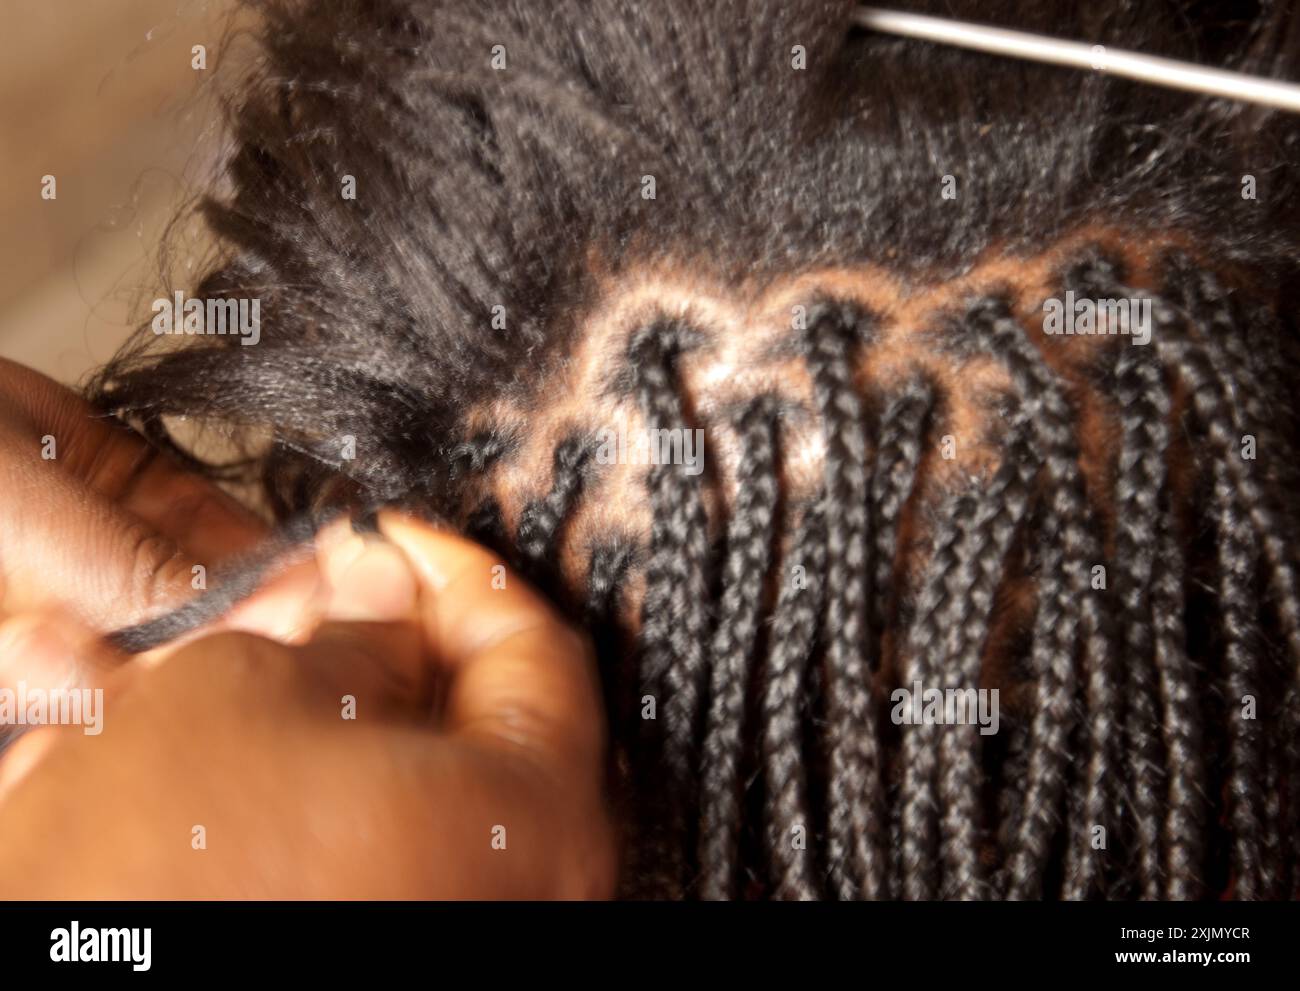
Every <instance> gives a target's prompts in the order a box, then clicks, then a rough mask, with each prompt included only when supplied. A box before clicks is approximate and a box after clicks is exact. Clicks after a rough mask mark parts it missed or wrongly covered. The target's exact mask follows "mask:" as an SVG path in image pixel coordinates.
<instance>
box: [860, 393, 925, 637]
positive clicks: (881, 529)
mask: <svg viewBox="0 0 1300 991" xmlns="http://www.w3.org/2000/svg"><path fill="white" fill-rule="evenodd" d="M934 404H935V395H934V387H933V386H932V385H931V384H930V382H929V381H928V380H926V379H924V378H920V377H917V378H913V379H910V380H909V381H908V382H907V383H906V384H905V385H904V386H903V388H902V389H901V390H900V391H899V392H898V393H897V394H895V395H894V396H893V397H891V399H890V401H889V404H888V405H887V406H886V407H885V412H884V414H883V415H882V416H881V418H880V436H879V439H878V441H877V444H876V464H875V470H874V471H873V473H872V477H871V507H872V519H871V526H872V534H873V537H874V556H875V574H874V578H873V581H872V590H871V629H872V632H873V640H874V641H876V642H879V640H880V634H881V631H882V630H883V629H884V628H885V624H886V622H887V620H888V617H889V616H890V615H891V614H892V608H891V600H892V599H893V597H894V594H895V592H896V589H895V588H894V585H893V580H892V579H893V576H894V559H895V556H896V551H897V544H898V524H899V520H900V519H901V517H902V514H903V507H904V506H905V505H906V503H907V500H908V497H909V496H910V495H911V493H912V489H913V487H914V486H915V484H916V474H917V469H918V468H919V467H920V464H921V452H922V449H923V447H924V441H925V431H926V425H927V423H928V422H929V420H930V417H931V415H932V413H933V410H934Z"/></svg>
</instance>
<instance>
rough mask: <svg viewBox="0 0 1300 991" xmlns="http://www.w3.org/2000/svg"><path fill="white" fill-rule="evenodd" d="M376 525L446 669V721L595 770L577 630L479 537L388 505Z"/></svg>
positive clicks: (594, 698) (429, 644) (592, 717)
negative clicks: (405, 563) (415, 591)
mask: <svg viewBox="0 0 1300 991" xmlns="http://www.w3.org/2000/svg"><path fill="white" fill-rule="evenodd" d="M379 528H380V531H381V532H382V533H383V534H384V535H385V536H387V537H388V538H389V539H390V540H392V541H393V542H394V543H395V544H396V545H397V546H398V547H400V548H401V549H402V550H403V551H404V552H405V553H406V555H407V557H408V558H409V559H410V561H411V563H412V565H413V567H414V569H415V573H416V574H417V576H418V577H419V579H420V583H421V592H422V594H421V596H420V615H421V620H422V626H423V631H424V636H425V643H426V648H427V649H428V650H429V651H431V652H432V654H433V656H434V657H435V658H436V660H437V662H438V663H439V664H441V665H443V666H444V667H445V668H446V669H447V670H449V671H450V672H451V674H452V681H451V684H450V686H449V687H448V694H447V699H446V705H445V710H444V715H445V719H446V725H447V729H448V731H449V732H452V733H456V734H461V735H463V736H467V737H472V738H474V739H476V740H478V741H481V742H486V743H489V744H491V745H493V746H498V747H505V748H507V749H510V750H513V751H516V752H523V753H526V754H527V755H528V756H529V757H530V759H533V760H538V759H541V760H545V761H548V762H550V764H551V766H552V767H559V768H567V769H571V770H577V771H579V772H593V773H598V769H599V767H600V766H601V763H602V761H603V751H604V733H605V731H604V717H603V715H602V713H601V709H600V703H599V691H598V689H597V684H596V677H595V670H594V663H593V657H592V653H591V648H590V645H589V644H588V642H587V640H586V638H585V637H583V636H580V635H579V634H578V633H577V632H576V631H575V630H574V629H573V628H572V627H570V626H569V625H568V624H566V623H565V622H563V620H562V619H561V618H560V617H559V615H558V614H557V613H556V612H555V611H554V610H553V609H552V608H551V607H550V605H549V604H547V603H546V601H545V600H543V599H542V598H541V597H540V596H539V595H538V594H537V593H535V592H533V591H532V590H531V589H530V588H529V587H528V586H527V584H526V583H525V582H524V581H523V580H522V579H520V578H518V577H517V576H515V575H513V574H511V573H510V572H509V571H508V569H506V568H505V566H504V565H503V564H502V562H501V561H500V559H499V558H497V557H496V556H495V555H493V554H492V553H491V552H489V551H487V550H486V549H484V548H482V547H480V546H479V545H477V544H475V543H472V542H471V541H469V540H465V539H463V538H461V537H457V536H453V535H451V534H448V533H445V532H440V531H438V530H435V529H433V528H432V527H430V526H428V525H427V524H424V523H421V522H418V521H416V520H413V519H411V518H410V517H407V516H402V515H399V514H397V513H392V512H386V513H383V514H381V515H380V519H379Z"/></svg>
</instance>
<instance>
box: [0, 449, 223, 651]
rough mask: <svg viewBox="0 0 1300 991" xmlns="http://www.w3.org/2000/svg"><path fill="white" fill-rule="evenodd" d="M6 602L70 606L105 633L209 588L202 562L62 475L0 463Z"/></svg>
mask: <svg viewBox="0 0 1300 991" xmlns="http://www.w3.org/2000/svg"><path fill="white" fill-rule="evenodd" d="M0 491H3V493H4V496H3V498H0V571H2V573H3V583H0V603H3V608H4V610H5V611H7V612H22V611H29V610H32V609H40V608H47V607H50V606H55V605H59V606H65V607H66V608H68V609H69V610H71V611H72V612H73V613H74V614H75V615H76V616H78V617H79V618H80V619H81V620H83V621H84V622H86V623H88V624H89V625H91V626H93V627H94V628H95V629H98V630H100V631H107V630H110V629H114V628H116V627H119V626H126V625H129V624H132V623H136V622H139V621H140V620H142V619H144V618H145V617H147V616H149V615H151V614H153V613H156V612H158V611H160V610H161V609H164V608H166V607H168V606H171V605H175V604H178V603H179V602H181V601H183V600H184V599H185V598H187V597H189V596H191V595H193V594H194V592H195V586H197V585H201V584H203V583H202V582H200V581H199V576H201V575H203V574H205V571H206V567H205V569H204V571H198V570H196V567H199V566H200V565H201V564H202V562H199V561H198V560H196V559H195V558H194V557H192V556H191V555H189V554H188V553H186V552H185V551H184V550H183V549H182V548H181V547H180V545H178V544H177V543H176V542H175V541H174V540H171V539H170V538H168V537H165V536H163V535H161V534H159V533H158V532H157V531H155V530H154V529H153V527H151V526H150V525H149V524H147V523H145V522H143V521H141V520H139V519H137V518H136V517H134V516H131V515H130V514H128V513H125V512H123V511H122V510H120V509H119V508H118V507H116V506H114V505H112V504H110V503H108V502H107V501H105V500H103V499H102V498H100V497H99V496H97V495H95V494H93V493H90V492H87V491H86V490H85V489H84V488H82V487H81V485H80V484H79V483H77V482H75V481H73V480H72V479H70V478H68V477H66V476H64V475H62V474H61V473H58V472H55V471H43V470H40V469H36V470H31V469H30V468H29V466H27V465H25V464H23V463H21V462H16V461H13V460H7V459H4V458H3V457H0Z"/></svg>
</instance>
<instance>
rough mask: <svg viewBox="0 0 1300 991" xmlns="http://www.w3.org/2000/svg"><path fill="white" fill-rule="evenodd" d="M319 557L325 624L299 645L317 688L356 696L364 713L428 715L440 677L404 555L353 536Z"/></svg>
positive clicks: (382, 543) (370, 538)
mask: <svg viewBox="0 0 1300 991" xmlns="http://www.w3.org/2000/svg"><path fill="white" fill-rule="evenodd" d="M319 560H320V567H321V571H322V572H323V575H324V578H325V582H326V585H327V587H328V591H327V593H326V596H327V597H326V602H325V605H324V608H323V612H322V615H321V621H320V624H319V626H317V628H316V630H315V633H314V634H313V636H312V638H311V640H310V641H309V642H308V643H307V644H305V645H304V646H302V647H300V648H298V652H299V655H300V658H301V661H302V663H303V664H304V666H305V667H306V668H307V669H309V670H310V671H311V672H312V673H313V674H314V676H315V678H316V682H317V684H318V686H320V687H322V688H324V689H326V690H327V691H329V692H331V693H332V694H335V695H337V696H338V697H339V698H342V697H343V696H351V697H352V698H353V699H354V700H355V702H356V709H357V711H358V712H365V713H367V714H374V713H375V712H377V711H378V712H382V713H385V714H391V713H395V712H405V713H407V714H410V715H412V716H415V717H417V718H428V717H429V716H430V714H431V708H432V704H433V699H434V687H435V678H434V672H433V669H432V668H431V667H430V666H429V665H428V664H426V663H425V660H424V649H423V640H422V637H421V633H420V628H419V613H418V609H417V600H418V585H417V582H416V578H415V575H414V574H413V573H412V570H411V567H410V565H409V563H408V562H407V559H406V557H405V555H403V554H402V552H401V551H400V550H398V549H397V548H396V547H395V546H393V545H392V544H390V543H388V542H387V541H384V540H383V539H381V538H379V537H375V536H369V535H368V536H364V537H363V536H357V535H351V536H349V537H348V538H347V539H345V540H343V541H341V542H333V543H330V544H328V545H327V546H326V547H325V548H324V549H323V550H322V551H321V552H320V555H319Z"/></svg>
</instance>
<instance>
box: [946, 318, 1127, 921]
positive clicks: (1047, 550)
mask: <svg viewBox="0 0 1300 991" xmlns="http://www.w3.org/2000/svg"><path fill="white" fill-rule="evenodd" d="M968 325H969V326H971V328H972V329H973V330H974V332H975V334H976V336H977V339H979V340H980V341H982V342H983V343H984V344H985V346H986V347H987V348H988V350H990V351H991V352H992V353H993V354H994V355H995V356H996V357H998V358H999V359H1000V360H1001V361H1002V362H1003V363H1004V364H1005V366H1006V368H1007V370H1008V372H1009V374H1010V376H1011V380H1012V386H1013V391H1014V394H1015V396H1016V399H1017V400H1018V401H1019V402H1020V403H1021V405H1022V408H1023V410H1024V415H1025V418H1026V421H1027V422H1028V423H1030V424H1032V426H1033V428H1034V429H1033V430H1032V432H1031V444H1032V446H1033V447H1034V448H1035V456H1036V457H1037V458H1038V459H1040V460H1041V461H1042V464H1043V469H1044V475H1045V481H1046V491H1045V505H1044V506H1043V512H1044V519H1043V527H1044V529H1045V530H1046V531H1047V532H1048V533H1057V534H1059V535H1060V536H1059V539H1058V540H1053V541H1047V542H1044V543H1041V544H1040V545H1039V547H1038V549H1037V550H1038V556H1037V562H1036V563H1037V569H1038V608H1037V612H1036V614H1035V620H1034V632H1033V647H1032V649H1031V663H1032V666H1033V669H1034V671H1035V673H1036V675H1037V678H1038V681H1037V693H1038V697H1037V709H1036V712H1035V716H1034V720H1033V724H1032V730H1031V732H1032V739H1033V742H1034V745H1033V748H1032V750H1031V753H1030V757H1029V774H1028V781H1027V782H1026V788H1025V809H1024V813H1023V817H1022V820H1021V828H1020V830H1019V834H1018V837H1017V846H1016V850H1015V852H1014V853H1013V855H1012V861H1011V868H1010V878H1009V883H1010V890H1009V892H1008V894H1009V896H1010V897H1012V898H1016V899H1023V898H1036V897H1038V896H1039V895H1040V894H1041V890H1042V884H1043V873H1044V867H1045V865H1046V863H1047V861H1048V857H1049V854H1050V851H1051V847H1052V844H1053V841H1054V840H1055V837H1056V835H1057V830H1058V828H1059V819H1060V812H1059V805H1060V803H1061V800H1062V798H1063V796H1064V795H1065V793H1066V779H1067V777H1068V775H1069V769H1070V766H1071V765H1072V763H1073V760H1074V755H1073V754H1072V753H1071V751H1070V737H1071V733H1072V727H1073V724H1074V719H1075V716H1074V696H1075V692H1076V691H1077V689H1078V687H1079V673H1078V660H1079V658H1078V653H1079V651H1080V647H1081V648H1082V655H1083V658H1084V660H1085V664H1086V668H1085V670H1086V673H1087V681H1086V693H1085V698H1086V702H1087V720H1086V728H1087V739H1088V751H1089V759H1088V764H1087V769H1086V788H1085V793H1084V798H1083V803H1082V804H1083V807H1082V809H1081V810H1080V813H1081V814H1080V815H1079V816H1078V817H1077V818H1076V820H1075V827H1074V830H1073V835H1071V836H1070V837H1069V838H1068V842H1067V846H1066V888H1065V894H1066V896H1067V897H1071V898H1082V897H1086V896H1087V895H1088V894H1089V893H1091V892H1092V890H1093V888H1094V887H1095V885H1096V882H1097V874H1098V866H1097V863H1096V860H1097V858H1095V857H1091V856H1088V850H1089V846H1088V833H1089V826H1090V825H1102V826H1103V827H1107V826H1113V823H1112V818H1113V816H1112V804H1113V803H1112V800H1111V789H1112V787H1113V781H1112V775H1113V773H1114V768H1115V765H1116V759H1117V758H1116V753H1115V750H1116V745H1115V739H1114V737H1115V732H1114V725H1113V720H1114V713H1115V712H1116V709H1117V702H1118V699H1117V698H1116V692H1115V687H1114V677H1113V672H1112V670H1111V666H1112V665H1111V648H1110V643H1109V638H1108V635H1107V634H1108V621H1107V618H1106V615H1105V611H1104V610H1103V609H1102V607H1101V603H1100V602H1099V601H1098V597H1097V596H1096V595H1095V594H1094V593H1093V591H1092V589H1091V588H1090V585H1089V574H1090V569H1091V567H1092V566H1093V565H1094V564H1099V563H1101V561H1102V551H1101V547H1100V542H1099V541H1098V539H1097V535H1096V532H1095V524H1094V522H1093V514H1092V512H1091V509H1090V507H1089V504H1088V501H1087V495H1086V491H1085V489H1084V484H1083V478H1082V473H1081V471H1080V468H1079V448H1078V441H1077V439H1076V437H1075V434H1074V428H1075V424H1076V423H1077V415H1076V414H1075V411H1074V409H1073V407H1072V405H1071V403H1070V401H1069V400H1068V399H1067V397H1066V394H1065V390H1064V388H1063V387H1062V386H1061V384H1060V382H1059V381H1058V380H1057V377H1056V375H1055V374H1054V373H1053V372H1052V371H1051V370H1050V369H1049V368H1048V366H1047V364H1046V362H1045V361H1044V360H1043V357H1042V355H1041V354H1040V353H1039V352H1038V349H1037V348H1036V347H1035V346H1034V345H1033V344H1032V343H1031V342H1030V341H1029V340H1028V338H1027V337H1026V335H1025V333H1024V331H1023V329H1022V328H1021V327H1020V326H1019V324H1018V323H1016V321H1015V320H1014V319H1013V318H1012V316H1011V315H1010V312H1009V311H1008V309H1007V307H1006V304H1005V303H1004V302H1003V301H1001V300H997V299H988V300H982V301H979V302H977V303H976V304H975V306H974V307H972V309H971V311H970V313H969V315H968Z"/></svg>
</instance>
